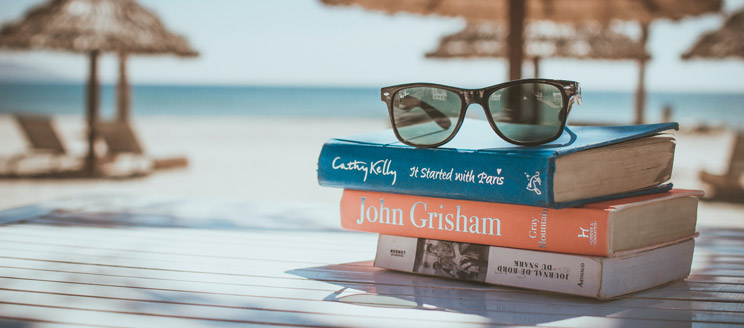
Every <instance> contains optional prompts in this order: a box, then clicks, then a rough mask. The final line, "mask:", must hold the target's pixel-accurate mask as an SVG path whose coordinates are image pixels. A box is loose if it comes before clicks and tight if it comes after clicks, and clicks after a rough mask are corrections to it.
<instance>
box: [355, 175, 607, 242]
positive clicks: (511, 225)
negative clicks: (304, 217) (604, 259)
mask: <svg viewBox="0 0 744 328" xmlns="http://www.w3.org/2000/svg"><path fill="white" fill-rule="evenodd" d="M610 213H611V211H607V210H605V209H600V208H565V209H550V208H544V207H535V206H524V205H511V204H503V203H489V202H476V201H467V200H456V199H448V198H434V197H424V196H410V195H401V194H391V193H381V192H372V191H358V190H351V189H346V190H344V193H343V196H342V197H341V226H342V227H343V228H344V229H348V230H356V231H367V232H376V233H382V234H389V235H398V236H409V237H421V238H433V239H441V240H449V241H457V242H466V243H476V244H484V245H493V246H504V247H513V248H522V249H533V250H539V251H548V252H561V253H572V254H587V255H596V256H609V255H611V250H609V246H608V245H609V240H611V239H610V238H609V234H610V233H611V232H610V231H609V229H610V227H609V220H610V218H609V217H610Z"/></svg>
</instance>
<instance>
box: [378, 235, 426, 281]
mask: <svg viewBox="0 0 744 328" xmlns="http://www.w3.org/2000/svg"><path fill="white" fill-rule="evenodd" d="M417 244H418V240H417V238H406V237H396V236H388V235H380V237H379V240H378V242H377V256H376V257H375V266H376V267H381V268H389V269H395V270H402V271H409V272H412V271H413V264H414V262H415V260H416V245H417Z"/></svg>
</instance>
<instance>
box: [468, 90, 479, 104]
mask: <svg viewBox="0 0 744 328" xmlns="http://www.w3.org/2000/svg"><path fill="white" fill-rule="evenodd" d="M464 96H465V104H466V105H470V104H481V105H482V104H483V97H484V91H483V90H465V92H464Z"/></svg>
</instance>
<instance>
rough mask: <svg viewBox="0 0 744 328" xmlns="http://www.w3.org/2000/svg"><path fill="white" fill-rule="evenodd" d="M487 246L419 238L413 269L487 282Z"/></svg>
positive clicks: (425, 272)
mask: <svg viewBox="0 0 744 328" xmlns="http://www.w3.org/2000/svg"><path fill="white" fill-rule="evenodd" d="M488 250H489V247H488V246H486V245H476V244H468V243H458V242H451V241H441V240H436V239H425V238H419V240H418V244H417V245H416V259H415V261H414V264H413V272H417V273H423V274H429V275H434V276H441V277H448V278H455V279H467V280H474V281H481V282H485V281H486V274H487V272H488Z"/></svg>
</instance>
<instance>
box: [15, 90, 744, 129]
mask: <svg viewBox="0 0 744 328" xmlns="http://www.w3.org/2000/svg"><path fill="white" fill-rule="evenodd" d="M132 94H133V100H132V110H133V113H134V115H137V116H139V115H145V116H146V115H178V116H233V115H246V116H306V117H363V118H381V119H385V118H386V117H387V109H386V108H385V105H384V104H383V103H382V102H380V89H379V88H371V87H370V88H344V87H273V86H190V85H186V86H180V85H179V86H168V85H136V86H134V87H133V89H132ZM583 99H584V104H583V106H581V107H575V108H574V110H572V111H571V117H570V120H571V121H574V122H577V121H590V122H603V123H616V124H624V123H630V122H631V121H632V117H633V110H632V108H633V94H632V93H630V92H607V91H594V92H592V91H584V95H583ZM114 101H115V98H114V87H113V86H111V85H105V86H103V87H102V88H101V110H102V113H103V116H104V117H107V116H108V117H110V116H113V108H114ZM84 104H85V86H84V85H83V84H20V83H0V113H13V112H26V113H43V114H65V115H82V113H83V112H84ZM667 104H668V105H670V106H671V107H672V108H673V117H672V118H673V119H674V120H677V121H679V122H680V123H682V124H683V125H685V124H687V125H692V124H711V125H718V124H722V125H727V126H729V127H735V128H744V93H736V94H734V93H721V94H711V93H671V92H664V93H660V92H654V93H649V94H648V101H647V106H646V108H647V109H646V115H645V118H646V121H648V122H656V121H659V120H660V119H661V109H662V108H663V107H664V106H665V105H667ZM479 110H480V109H479V108H478V107H475V106H474V107H471V108H470V111H479Z"/></svg>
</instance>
